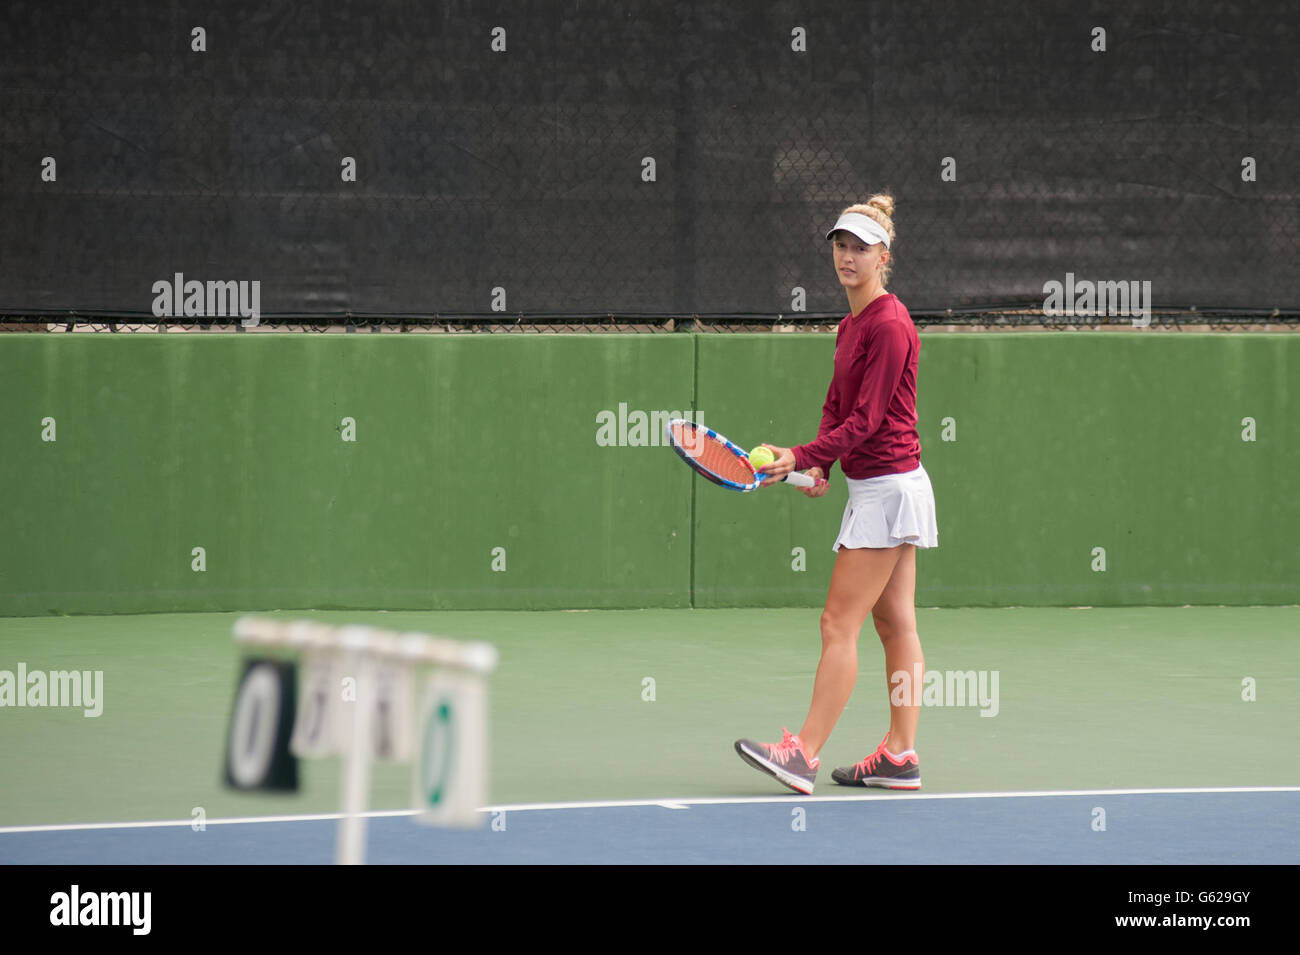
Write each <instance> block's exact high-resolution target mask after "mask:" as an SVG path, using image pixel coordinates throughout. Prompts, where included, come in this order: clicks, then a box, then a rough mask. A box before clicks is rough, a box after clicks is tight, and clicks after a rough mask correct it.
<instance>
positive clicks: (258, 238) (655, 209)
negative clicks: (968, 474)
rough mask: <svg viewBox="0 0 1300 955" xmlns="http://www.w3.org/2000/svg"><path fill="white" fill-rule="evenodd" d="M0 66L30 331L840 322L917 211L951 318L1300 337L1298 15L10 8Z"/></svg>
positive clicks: (904, 291) (768, 8) (10, 298)
mask: <svg viewBox="0 0 1300 955" xmlns="http://www.w3.org/2000/svg"><path fill="white" fill-rule="evenodd" d="M0 40H2V41H3V48H4V51H5V56H4V57H3V60H2V61H0V98H2V99H3V104H4V115H5V117H6V122H5V123H4V124H3V125H2V126H0V198H2V199H3V202H4V208H5V210H6V215H5V216H4V217H3V219H2V220H0V262H3V265H4V268H3V270H0V314H4V315H8V316H10V319H9V320H8V321H7V325H8V327H9V328H11V329H12V328H16V327H35V326H37V325H40V324H41V321H40V320H42V319H46V320H47V321H45V324H47V325H48V326H49V327H50V328H51V329H52V330H53V329H58V328H62V327H65V326H67V325H68V324H69V323H71V324H72V325H73V327H74V328H75V327H97V326H102V327H104V328H119V329H124V330H125V329H127V328H137V327H138V328H143V327H148V326H150V325H153V326H155V327H156V326H157V325H158V324H159V323H160V322H161V323H173V322H174V323H175V325H174V326H172V325H169V327H176V328H203V329H213V328H215V329H223V328H224V329H227V330H229V329H231V328H234V327H236V326H237V325H238V324H239V323H238V322H231V321H228V319H230V318H232V317H235V318H238V317H239V316H243V315H248V314H250V313H252V312H255V313H256V317H257V319H258V320H259V322H260V325H259V326H258V327H259V328H262V327H266V326H268V325H272V324H274V325H276V326H277V327H280V328H289V327H298V328H315V329H339V328H342V329H349V328H356V329H357V330H359V331H367V330H369V329H372V328H374V327H376V325H375V323H376V322H383V323H384V325H385V327H391V328H395V329H397V330H398V331H407V332H421V331H430V332H432V331H435V330H442V331H443V332H444V333H446V332H452V333H455V332H464V331H468V330H482V329H492V330H494V331H522V330H525V329H527V330H529V331H532V332H537V333H546V332H550V331H566V330H567V331H572V330H580V329H581V330H597V331H600V330H615V329H617V330H626V329H632V330H638V331H663V332H669V331H676V330H680V329H682V328H683V327H686V326H690V327H692V328H695V327H707V328H709V329H714V330H723V329H740V330H753V329H761V328H817V327H826V326H827V325H828V324H832V323H833V321H834V320H835V319H838V318H839V317H840V316H841V315H842V314H843V310H844V295H843V292H842V291H841V289H840V288H839V285H838V282H837V281H836V280H835V275H834V273H833V271H832V269H831V267H830V260H829V251H828V247H827V243H826V242H825V240H824V233H825V230H826V229H827V227H828V226H829V225H830V223H832V222H833V221H834V218H835V216H836V215H837V213H838V212H839V210H840V209H841V208H842V207H843V206H845V205H847V204H849V203H851V202H855V201H864V200H865V199H866V198H867V197H868V196H870V195H871V194H873V193H875V192H879V191H886V190H887V191H889V192H891V193H892V194H893V195H894V196H895V198H896V200H897V210H896V215H895V224H896V227H897V232H898V237H897V241H896V242H895V244H894V247H893V250H892V252H893V257H894V258H893V264H894V270H893V278H892V280H891V290H892V291H894V292H896V293H897V294H898V295H899V296H900V298H901V299H902V300H903V301H904V302H905V303H906V304H907V305H908V306H909V308H910V309H911V310H912V312H913V314H914V316H915V317H917V319H918V322H919V323H921V324H938V325H945V326H948V325H951V326H970V325H981V326H988V327H1018V326H1024V325H1027V324H1034V325H1039V324H1042V325H1047V326H1049V327H1080V326H1083V327H1097V326H1108V325H1114V326H1116V327H1120V326H1126V325H1131V324H1132V321H1131V316H1130V315H1128V314H1124V313H1117V312H1116V310H1115V309H1106V308H1101V307H1099V306H1097V305H1095V304H1093V305H1091V306H1090V307H1091V308H1092V312H1091V313H1089V312H1088V311H1087V309H1084V308H1082V307H1081V308H1080V310H1079V312H1078V314H1075V315H1070V316H1065V315H1052V314H1050V311H1051V309H1050V306H1049V307H1048V308H1047V312H1048V313H1047V314H1045V306H1047V305H1048V303H1047V294H1046V289H1047V287H1048V286H1050V285H1051V283H1058V284H1060V285H1062V286H1068V287H1071V288H1072V287H1073V286H1074V283H1075V282H1076V280H1077V281H1078V282H1079V283H1093V284H1094V285H1100V284H1102V283H1125V284H1126V285H1131V287H1132V288H1133V290H1134V297H1135V299H1136V298H1137V297H1138V296H1139V295H1140V296H1141V300H1142V301H1141V304H1142V307H1143V308H1144V309H1145V310H1146V312H1147V313H1148V314H1147V315H1146V316H1145V317H1146V318H1148V319H1149V320H1150V322H1151V324H1152V325H1155V326H1169V327H1176V328H1182V327H1191V326H1199V325H1202V324H1206V320H1207V319H1210V320H1211V321H1210V324H1214V322H1215V321H1219V322H1220V324H1225V325H1228V326H1232V325H1239V324H1243V323H1244V324H1251V325H1256V326H1259V325H1270V324H1278V323H1281V324H1287V323H1289V322H1293V321H1294V320H1295V318H1294V316H1295V314H1296V312H1297V311H1300V268H1297V259H1298V256H1297V252H1298V251H1300V163H1297V162H1296V161H1295V158H1294V157H1295V156H1296V155H1300V55H1297V54H1298V53H1300V7H1297V6H1296V5H1294V4H1290V3H1285V2H1280V0H1273V2H1265V3H1255V4H1246V3H1235V2H1231V0H1229V2H1209V0H1196V2H1185V3H1176V2H1153V3H1145V4H1141V5H1121V4H1101V5H1092V6H1090V7H1087V8H1081V7H1080V6H1079V5H1078V4H1077V3H1067V2H1060V0H1045V2H1040V3H1032V4H1008V5H1003V6H1001V7H997V8H994V9H991V10H990V9H989V8H986V7H982V6H979V5H955V4H950V3H934V2H929V3H927V2H918V3H915V4H900V5H877V4H867V5H844V4H833V3H830V2H826V0H813V2H811V3H795V2H784V0H769V2H763V3H755V4H728V3H719V2H712V0H703V2H700V3H692V4H677V5H667V4H657V3H652V2H619V3H610V4H592V3H586V2H582V0H545V2H538V3H535V4H530V5H527V6H521V5H517V4H510V3H505V2H495V3H494V2H480V0H475V2H470V0H443V2H439V3H416V2H413V0H388V2H385V0H335V2H333V3H331V4H329V5H327V6H323V7H320V8H316V7H313V6H311V5H308V6H307V7H303V6H302V5H298V4H291V3H288V2H269V3H267V2H252V0H230V2H223V3H221V4H204V3H199V2H183V0H167V2H160V0H123V2H121V3H118V4H113V5H101V4H93V3H90V2H88V0H66V2H60V0H12V2H10V3H8V4H6V5H5V7H4V10H3V12H0ZM191 285H197V287H198V289H199V291H198V292H197V293H196V294H194V295H191V294H190V287H191ZM213 285H216V286H218V290H219V291H222V290H223V289H224V292H223V294H222V295H218V296H216V298H215V300H214V296H213V293H212V286H213ZM225 293H228V294H225ZM21 318H26V319H29V320H31V319H34V320H36V321H34V322H33V321H20V319H21ZM118 319H122V320H124V321H123V322H119V321H118ZM131 319H135V320H136V321H135V322H134V323H132V322H131V321H129V320H131Z"/></svg>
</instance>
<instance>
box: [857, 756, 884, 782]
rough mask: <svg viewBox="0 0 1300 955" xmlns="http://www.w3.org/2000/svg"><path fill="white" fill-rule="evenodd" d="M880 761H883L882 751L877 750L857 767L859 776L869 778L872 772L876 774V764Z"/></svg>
mask: <svg viewBox="0 0 1300 955" xmlns="http://www.w3.org/2000/svg"><path fill="white" fill-rule="evenodd" d="M880 760H881V755H880V750H876V751H875V752H874V753H872V754H871V755H870V756H867V757H866V758H865V759H863V760H862V762H860V763H858V766H857V768H858V775H859V776H867V775H869V774H871V773H872V772H874V771H875V768H876V764H877V763H878V762H880Z"/></svg>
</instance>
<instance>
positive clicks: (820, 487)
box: [799, 468, 830, 497]
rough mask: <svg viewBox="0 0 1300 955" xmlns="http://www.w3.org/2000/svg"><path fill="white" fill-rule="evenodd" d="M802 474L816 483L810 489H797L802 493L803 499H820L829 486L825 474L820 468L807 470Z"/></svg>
mask: <svg viewBox="0 0 1300 955" xmlns="http://www.w3.org/2000/svg"><path fill="white" fill-rule="evenodd" d="M803 473H804V474H806V475H808V476H809V477H810V478H812V479H813V480H815V481H816V482H817V483H816V484H814V485H813V486H812V487H801V488H799V490H801V491H803V493H804V497H821V496H822V495H823V494H825V493H826V491H827V490H828V489H829V488H830V485H829V484H827V483H826V472H825V471H823V470H822V469H821V468H809V469H808V470H807V471H804V472H803Z"/></svg>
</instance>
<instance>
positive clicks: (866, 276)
mask: <svg viewBox="0 0 1300 955" xmlns="http://www.w3.org/2000/svg"><path fill="white" fill-rule="evenodd" d="M832 244H833V246H834V255H835V274H836V275H838V276H839V278H840V284H841V285H843V286H844V287H845V288H849V289H851V288H861V287H864V286H870V285H871V284H872V283H874V282H879V281H880V270H881V268H883V267H884V265H885V263H886V262H888V261H889V250H888V249H886V248H885V246H884V243H876V244H875V245H867V244H866V243H865V242H863V241H862V240H861V239H859V238H858V237H857V236H856V235H852V234H850V233H848V232H836V233H835V238H834V239H833V240H832Z"/></svg>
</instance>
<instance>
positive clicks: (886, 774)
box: [831, 733, 921, 789]
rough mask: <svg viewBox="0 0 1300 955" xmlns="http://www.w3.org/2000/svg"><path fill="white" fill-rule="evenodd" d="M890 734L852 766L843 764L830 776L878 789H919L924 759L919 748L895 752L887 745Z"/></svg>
mask: <svg viewBox="0 0 1300 955" xmlns="http://www.w3.org/2000/svg"><path fill="white" fill-rule="evenodd" d="M888 739H889V734H888V733H886V734H885V738H884V739H882V740H881V741H880V745H879V746H877V747H876V751H875V752H874V753H872V754H871V755H870V756H868V757H867V758H866V759H864V760H862V762H860V763H854V764H853V765H852V766H843V767H841V768H839V769H837V770H835V771H834V772H832V773H831V779H833V780H835V781H836V782H837V783H839V784H840V785H841V786H872V787H875V788H877V789H920V788H921V761H920V760H919V759H918V758H917V756H916V750H912V749H909V750H908V751H907V752H905V753H903V754H902V755H901V756H895V755H894V754H893V753H891V752H889V751H888V750H887V749H885V742H886V740H888Z"/></svg>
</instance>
